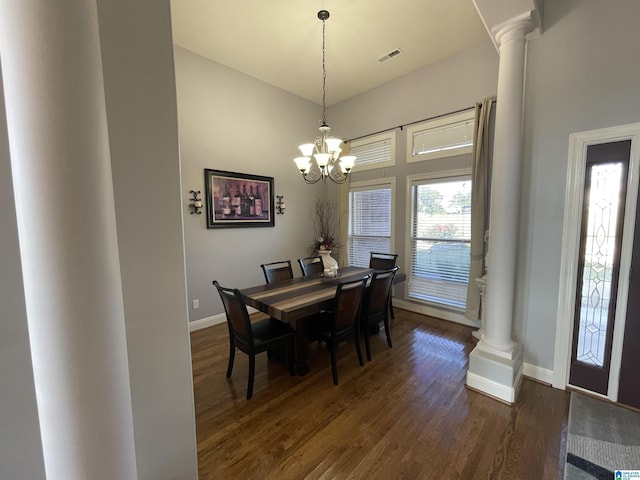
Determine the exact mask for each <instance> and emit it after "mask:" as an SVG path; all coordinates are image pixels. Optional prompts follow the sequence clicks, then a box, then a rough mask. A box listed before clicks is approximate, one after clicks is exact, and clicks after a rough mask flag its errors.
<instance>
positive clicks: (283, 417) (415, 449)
mask: <svg viewBox="0 0 640 480" xmlns="http://www.w3.org/2000/svg"><path fill="white" fill-rule="evenodd" d="M395 312H396V318H395V320H393V321H392V327H391V328H392V336H393V348H389V347H388V346H387V344H386V340H385V336H384V332H381V334H380V335H376V336H373V337H372V344H371V346H372V356H373V360H372V361H371V362H366V361H365V366H364V367H361V366H360V365H359V364H358V359H357V356H356V353H355V348H354V346H353V344H352V343H345V344H342V345H341V346H340V348H339V349H338V372H339V376H340V385H339V386H334V385H333V383H332V379H331V366H330V359H329V352H328V351H327V350H326V349H325V348H324V347H318V346H317V345H316V344H312V345H310V348H311V353H310V372H309V373H308V374H307V375H306V376H304V377H299V376H290V375H289V373H288V372H287V369H286V368H285V366H284V365H282V364H279V363H278V362H276V361H273V360H272V361H269V360H267V355H266V354H261V355H259V356H258V357H257V358H256V378H255V386H254V393H253V398H252V399H251V400H248V401H247V400H246V399H245V394H246V387H247V373H248V361H247V356H246V355H244V354H241V353H240V352H238V353H237V354H236V362H235V367H234V371H233V376H232V378H231V379H230V380H227V379H226V378H225V372H226V367H227V359H228V353H229V352H228V336H227V335H228V334H227V327H226V325H225V324H223V325H217V326H214V327H210V328H207V329H204V330H200V331H197V332H193V333H192V334H191V345H192V354H193V355H192V356H193V376H194V390H195V402H196V429H197V439H198V463H199V475H200V479H201V480H206V479H216V480H219V479H278V480H281V479H317V478H323V479H334V478H335V479H341V478H353V479H357V478H362V479H372V478H374V479H378V478H380V479H443V478H444V479H456V478H460V479H502V478H504V479H531V480H538V479H554V480H555V479H557V478H562V475H563V469H564V457H565V442H566V428H567V413H568V408H569V394H568V393H567V392H563V391H560V390H554V389H552V388H551V387H547V386H545V385H541V384H539V383H536V382H534V381H531V380H528V379H525V380H524V382H523V385H522V390H521V392H520V395H519V400H518V402H517V404H516V405H515V406H513V407H510V406H508V405H505V404H502V403H500V402H498V401H496V400H493V399H491V398H488V397H486V396H484V395H481V394H479V393H476V392H474V391H472V390H469V389H467V388H465V373H466V367H467V359H468V355H469V352H470V351H471V350H472V349H473V347H474V346H475V341H474V340H473V339H472V337H471V329H469V328H467V327H464V326H461V325H456V324H452V323H448V322H444V321H441V320H436V319H432V318H429V317H424V316H422V315H418V314H414V313H410V312H407V311H404V310H401V309H398V308H396V309H395Z"/></svg>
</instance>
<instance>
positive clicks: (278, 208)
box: [276, 195, 287, 215]
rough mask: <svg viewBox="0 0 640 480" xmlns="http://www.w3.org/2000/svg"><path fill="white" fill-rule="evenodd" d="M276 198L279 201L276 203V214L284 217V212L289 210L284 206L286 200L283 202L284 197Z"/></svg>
mask: <svg viewBox="0 0 640 480" xmlns="http://www.w3.org/2000/svg"><path fill="white" fill-rule="evenodd" d="M276 198H277V199H278V200H277V201H276V213H277V214H280V215H284V210H285V209H286V208H287V207H285V205H284V200H282V199H283V198H284V195H276Z"/></svg>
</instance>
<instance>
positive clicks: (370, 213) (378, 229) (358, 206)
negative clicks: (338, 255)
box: [349, 185, 391, 267]
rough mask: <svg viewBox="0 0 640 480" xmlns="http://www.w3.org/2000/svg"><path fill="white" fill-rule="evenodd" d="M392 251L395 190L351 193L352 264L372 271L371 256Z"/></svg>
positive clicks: (385, 187)
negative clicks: (370, 265)
mask: <svg viewBox="0 0 640 480" xmlns="http://www.w3.org/2000/svg"><path fill="white" fill-rule="evenodd" d="M390 249H391V186H390V185H389V186H376V187H371V188H364V189H356V190H352V191H350V192H349V263H350V264H351V265H355V266H358V267H368V266H369V257H370V253H371V252H390Z"/></svg>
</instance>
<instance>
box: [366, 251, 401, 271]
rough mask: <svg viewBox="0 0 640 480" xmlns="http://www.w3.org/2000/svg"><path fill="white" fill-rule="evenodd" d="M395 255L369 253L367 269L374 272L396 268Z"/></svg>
mask: <svg viewBox="0 0 640 480" xmlns="http://www.w3.org/2000/svg"><path fill="white" fill-rule="evenodd" d="M397 259H398V254H397V253H380V252H371V256H370V258H369V268H373V269H374V270H390V269H392V268H393V267H395V266H396V260H397Z"/></svg>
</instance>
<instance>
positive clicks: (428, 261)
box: [407, 175, 471, 310]
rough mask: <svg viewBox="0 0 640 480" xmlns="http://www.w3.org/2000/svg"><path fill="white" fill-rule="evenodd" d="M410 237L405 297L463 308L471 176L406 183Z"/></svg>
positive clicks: (467, 280) (469, 247)
mask: <svg viewBox="0 0 640 480" xmlns="http://www.w3.org/2000/svg"><path fill="white" fill-rule="evenodd" d="M410 190H411V192H410V198H411V223H410V226H411V234H410V240H409V243H410V249H409V250H410V255H411V258H410V272H409V284H408V292H407V295H408V296H409V298H412V299H416V300H422V301H425V302H428V303H432V304H436V305H438V306H444V307H447V308H453V309H456V310H458V309H460V310H462V309H464V308H465V305H466V297H467V284H468V282H469V263H470V251H471V178H470V177H469V176H466V175H465V176H456V177H448V178H437V179H425V178H420V179H413V180H410Z"/></svg>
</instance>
